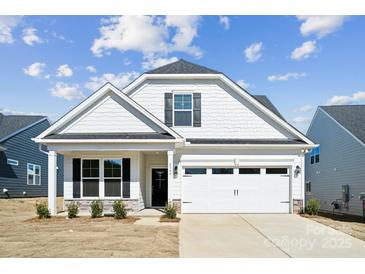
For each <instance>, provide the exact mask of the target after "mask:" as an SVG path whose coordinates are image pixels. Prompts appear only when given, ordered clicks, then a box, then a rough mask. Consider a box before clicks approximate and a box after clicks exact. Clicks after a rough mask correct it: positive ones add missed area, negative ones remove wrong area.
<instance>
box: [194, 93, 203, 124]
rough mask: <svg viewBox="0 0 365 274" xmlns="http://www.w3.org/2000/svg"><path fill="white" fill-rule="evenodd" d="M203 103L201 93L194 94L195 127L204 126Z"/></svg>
mask: <svg viewBox="0 0 365 274" xmlns="http://www.w3.org/2000/svg"><path fill="white" fill-rule="evenodd" d="M201 101H202V95H201V93H194V94H193V126H194V127H201V126H202V115H201Z"/></svg>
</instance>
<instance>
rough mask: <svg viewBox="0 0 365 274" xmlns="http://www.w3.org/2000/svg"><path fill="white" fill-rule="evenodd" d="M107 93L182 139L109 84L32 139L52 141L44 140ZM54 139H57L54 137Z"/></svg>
mask: <svg viewBox="0 0 365 274" xmlns="http://www.w3.org/2000/svg"><path fill="white" fill-rule="evenodd" d="M109 91H110V92H113V93H114V94H116V95H117V96H118V97H120V98H121V99H122V100H124V101H125V102H126V103H128V104H129V105H130V106H131V107H132V108H134V109H136V110H137V111H139V112H140V113H141V114H142V115H144V116H146V117H147V118H148V119H150V120H151V121H152V122H153V123H155V124H156V125H157V126H159V127H160V128H162V129H163V130H164V131H165V132H166V133H168V134H170V135H171V136H173V137H174V138H176V139H182V137H181V136H180V135H179V134H178V133H176V132H175V131H174V130H173V129H171V128H169V127H168V126H166V125H165V124H164V123H163V122H162V121H160V120H159V119H158V118H156V117H155V116H154V115H152V114H151V113H150V112H149V111H147V110H146V109H145V108H143V107H142V106H141V105H139V104H138V103H137V102H136V101H134V100H133V99H132V98H130V97H129V96H128V95H126V94H124V93H123V92H121V91H120V90H119V89H118V88H117V87H115V86H113V85H112V84H111V83H109V82H108V83H106V84H105V85H104V86H102V87H101V88H100V89H99V90H97V91H96V92H94V93H93V94H91V95H90V96H89V97H88V98H86V99H85V100H84V101H83V102H81V103H80V104H79V105H77V106H76V107H75V108H74V109H72V110H71V111H70V112H68V113H66V114H65V115H64V116H63V117H61V118H60V119H59V120H57V121H56V122H55V123H54V124H53V125H52V126H50V127H49V128H48V129H46V130H45V131H43V132H42V133H41V134H39V135H38V136H37V137H36V138H34V140H35V141H36V142H40V143H41V142H42V140H43V141H47V140H52V139H51V138H46V137H47V136H57V134H55V132H56V131H57V130H58V129H59V128H61V127H62V126H64V125H65V124H67V123H68V122H70V121H72V119H74V118H75V117H76V116H77V115H78V114H80V113H81V112H82V111H83V110H84V109H87V108H88V107H90V106H91V105H92V104H93V103H95V102H97V101H98V100H99V99H100V98H102V97H103V96H104V95H105V94H107V93H108V92H109ZM62 135H63V134H62ZM56 138H58V137H56ZM61 139H62V138H61ZM124 139H125V138H124Z"/></svg>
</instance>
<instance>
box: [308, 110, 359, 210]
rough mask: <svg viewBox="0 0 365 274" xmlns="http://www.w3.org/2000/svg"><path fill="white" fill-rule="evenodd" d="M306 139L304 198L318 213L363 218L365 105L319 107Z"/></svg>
mask: <svg viewBox="0 0 365 274" xmlns="http://www.w3.org/2000/svg"><path fill="white" fill-rule="evenodd" d="M307 136H308V137H309V138H310V139H311V140H313V141H314V142H316V143H317V144H320V147H318V148H315V149H312V151H311V153H310V154H307V156H306V162H305V163H306V174H305V175H306V176H305V178H306V196H307V199H308V198H310V197H315V198H317V199H319V200H320V202H321V210H323V211H332V210H333V209H335V212H337V213H344V214H350V215H358V216H365V207H364V205H365V202H363V201H364V200H363V198H365V105H346V106H320V107H318V109H317V112H316V113H315V115H314V117H313V120H312V123H311V125H310V127H309V129H308V132H307Z"/></svg>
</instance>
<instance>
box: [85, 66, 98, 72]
mask: <svg viewBox="0 0 365 274" xmlns="http://www.w3.org/2000/svg"><path fill="white" fill-rule="evenodd" d="M86 70H87V71H88V72H91V73H96V68H95V67H94V66H87V67H86Z"/></svg>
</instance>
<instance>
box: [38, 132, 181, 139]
mask: <svg viewBox="0 0 365 274" xmlns="http://www.w3.org/2000/svg"><path fill="white" fill-rule="evenodd" d="M44 139H57V140H70V139H72V140H73V139H75V140H77V139H88V140H92V139H95V140H97V139H126V140H130V139H141V140H146V139H153V140H160V139H162V140H165V139H174V137H173V136H171V135H170V134H167V133H151V132H146V133H110V134H109V133H99V134H78V133H69V134H53V135H48V136H46V137H45V138H44Z"/></svg>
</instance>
